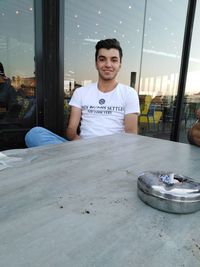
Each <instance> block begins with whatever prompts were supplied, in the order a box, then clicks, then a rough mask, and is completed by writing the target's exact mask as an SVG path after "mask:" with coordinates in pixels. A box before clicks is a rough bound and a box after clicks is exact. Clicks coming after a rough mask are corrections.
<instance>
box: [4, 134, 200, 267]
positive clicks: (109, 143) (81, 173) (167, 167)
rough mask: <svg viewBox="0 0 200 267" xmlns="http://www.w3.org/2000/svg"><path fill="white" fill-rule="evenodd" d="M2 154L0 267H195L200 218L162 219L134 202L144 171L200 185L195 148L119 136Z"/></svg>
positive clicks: (166, 216) (198, 256)
mask: <svg viewBox="0 0 200 267" xmlns="http://www.w3.org/2000/svg"><path fill="white" fill-rule="evenodd" d="M3 154H4V155H7V157H5V158H4V159H5V161H6V160H7V161H6V162H7V163H6V164H7V165H9V166H10V167H8V168H5V169H4V170H1V171H0V266H1V267H18V266H20V267H23V266H24V267H32V266H34V267H36V266H41V267H60V266H63V267H66V266H67V267H68V266H69V267H79V266H81V267H90V266H96V267H112V266H113V267H127V266H131V267H142V266H145V267H146V266H147V267H157V266H158V267H161V266H162V267H170V266H173V267H183V266H184V267H195V266H200V211H199V212H196V213H192V214H186V215H178V214H170V213H165V212H162V211H159V210H156V209H153V208H151V207H149V206H147V205H145V204H144V203H143V202H142V201H141V200H140V199H139V198H138V196H137V177H138V175H139V174H140V173H141V172H143V171H145V170H147V171H153V170H163V171H173V172H175V173H179V174H180V173H181V174H184V175H187V176H189V177H192V178H194V179H196V180H199V181H200V149H199V148H198V147H194V146H191V145H187V144H180V143H175V142H170V141H166V140H159V139H153V138H149V137H144V136H136V135H131V134H119V135H113V136H107V137H100V138H94V139H88V140H80V141H75V142H66V143H65V144H62V145H51V146H46V147H40V148H34V149H22V150H8V151H4V152H3ZM2 157H3V155H2V154H1V159H2ZM4 159H3V160H4Z"/></svg>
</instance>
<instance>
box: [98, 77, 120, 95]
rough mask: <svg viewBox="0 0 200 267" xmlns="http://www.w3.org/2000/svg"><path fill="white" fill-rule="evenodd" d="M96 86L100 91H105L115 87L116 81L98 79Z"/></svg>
mask: <svg viewBox="0 0 200 267" xmlns="http://www.w3.org/2000/svg"><path fill="white" fill-rule="evenodd" d="M97 86H98V89H99V90H100V91H101V92H104V93H107V92H110V91H112V90H114V89H115V87H116V86H117V81H116V80H111V81H103V80H99V81H98V84H97Z"/></svg>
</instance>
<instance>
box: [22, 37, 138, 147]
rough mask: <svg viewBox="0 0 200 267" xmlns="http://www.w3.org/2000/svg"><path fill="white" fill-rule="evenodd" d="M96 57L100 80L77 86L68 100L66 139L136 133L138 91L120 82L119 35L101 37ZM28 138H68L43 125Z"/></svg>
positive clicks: (31, 142)
mask: <svg viewBox="0 0 200 267" xmlns="http://www.w3.org/2000/svg"><path fill="white" fill-rule="evenodd" d="M95 61H96V69H97V71H98V75H99V77H98V82H97V83H93V84H90V85H88V86H85V87H80V88H77V89H76V90H75V92H74V94H73V96H72V99H71V101H70V103H69V104H70V106H71V114H70V119H69V124H68V127H67V131H66V137H67V139H68V140H77V139H80V138H92V137H96V136H103V135H110V134H115V133H120V132H127V133H133V134H137V125H138V114H139V100H138V95H137V92H136V91H135V90H134V89H133V88H131V87H129V86H126V85H123V84H120V83H118V82H117V74H118V72H119V70H120V68H121V63H122V49H121V47H120V43H119V42H118V41H117V40H116V39H106V40H101V41H99V42H98V43H97V44H96V54H95ZM80 122H81V126H80V135H78V134H77V129H78V126H79V124H80ZM42 136H43V137H44V138H42ZM25 140H26V144H27V146H28V147H30V146H37V145H45V144H50V143H56V144H57V143H61V142H64V141H66V140H65V139H64V138H62V137H59V136H57V135H55V134H53V133H51V132H49V131H48V130H46V129H44V128H41V127H35V128H33V129H32V130H31V131H30V132H28V133H27V135H26V138H25Z"/></svg>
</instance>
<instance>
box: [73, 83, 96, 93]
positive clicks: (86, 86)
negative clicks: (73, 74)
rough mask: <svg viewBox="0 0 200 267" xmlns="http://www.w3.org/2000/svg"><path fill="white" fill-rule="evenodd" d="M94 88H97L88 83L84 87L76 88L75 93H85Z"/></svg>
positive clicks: (93, 84) (94, 84)
mask: <svg viewBox="0 0 200 267" xmlns="http://www.w3.org/2000/svg"><path fill="white" fill-rule="evenodd" d="M96 87H97V84H96V83H90V84H87V85H85V86H81V87H79V88H77V89H76V91H77V92H85V91H88V90H93V89H94V88H96Z"/></svg>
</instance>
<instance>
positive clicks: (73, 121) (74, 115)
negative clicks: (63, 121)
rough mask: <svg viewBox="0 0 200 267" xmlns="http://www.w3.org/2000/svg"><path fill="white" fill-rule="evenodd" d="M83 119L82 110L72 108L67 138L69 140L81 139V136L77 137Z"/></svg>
mask: <svg viewBox="0 0 200 267" xmlns="http://www.w3.org/2000/svg"><path fill="white" fill-rule="evenodd" d="M80 119H81V109H80V108H77V107H73V106H72V107H71V112H70V118H69V124H68V127H67V130H66V136H67V139H68V140H71V141H72V140H77V139H80V136H79V135H77V129H78V126H79V123H80Z"/></svg>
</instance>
